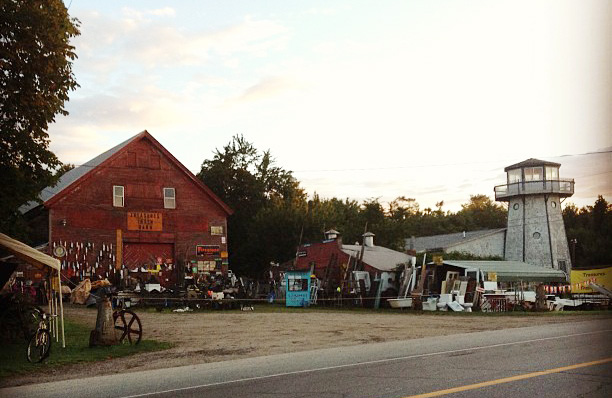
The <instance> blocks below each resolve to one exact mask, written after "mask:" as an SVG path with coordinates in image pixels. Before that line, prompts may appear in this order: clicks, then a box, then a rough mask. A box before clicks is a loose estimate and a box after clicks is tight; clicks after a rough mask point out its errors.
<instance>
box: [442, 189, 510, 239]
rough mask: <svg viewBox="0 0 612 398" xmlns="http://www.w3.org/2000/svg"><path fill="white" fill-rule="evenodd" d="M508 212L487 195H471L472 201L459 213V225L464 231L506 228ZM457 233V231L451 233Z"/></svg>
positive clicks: (462, 207) (457, 215)
mask: <svg viewBox="0 0 612 398" xmlns="http://www.w3.org/2000/svg"><path fill="white" fill-rule="evenodd" d="M507 216H508V212H507V210H506V209H505V208H504V207H503V206H501V205H498V204H497V203H495V202H493V201H492V200H491V198H490V197H488V196H487V195H482V194H480V195H470V201H469V202H468V203H465V204H462V205H461V210H459V212H457V214H456V217H457V224H458V226H460V227H461V229H462V230H464V231H473V230H478V229H489V228H490V229H493V228H504V227H505V226H506V221H507ZM451 232H455V231H451Z"/></svg>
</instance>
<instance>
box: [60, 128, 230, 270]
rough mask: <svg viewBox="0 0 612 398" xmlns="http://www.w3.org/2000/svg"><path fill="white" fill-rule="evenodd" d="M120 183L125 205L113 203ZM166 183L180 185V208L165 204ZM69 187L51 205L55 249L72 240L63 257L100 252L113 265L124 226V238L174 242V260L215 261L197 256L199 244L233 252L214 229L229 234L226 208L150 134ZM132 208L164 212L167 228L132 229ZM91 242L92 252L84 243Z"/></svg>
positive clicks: (127, 239) (82, 256)
mask: <svg viewBox="0 0 612 398" xmlns="http://www.w3.org/2000/svg"><path fill="white" fill-rule="evenodd" d="M114 185H120V186H123V187H124V192H125V199H124V207H114V206H113V186H114ZM163 188H174V189H175V193H176V208H175V209H165V208H164V199H163ZM67 190H68V191H67V192H66V193H65V194H63V195H62V197H60V198H59V199H58V200H56V201H55V202H53V203H51V205H50V206H49V207H50V209H49V210H50V211H49V242H50V245H51V247H50V249H51V250H52V249H53V246H56V245H58V244H62V245H66V246H67V249H68V250H69V253H68V254H67V255H66V256H65V257H64V258H63V260H67V261H70V260H71V259H72V261H77V258H80V259H81V261H85V260H86V259H87V258H92V256H93V254H92V252H94V251H95V252H96V253H95V254H96V259H97V258H99V257H105V259H104V263H105V264H107V265H106V266H111V264H110V263H111V262H112V260H113V256H116V255H117V235H118V233H117V231H118V230H120V231H121V232H120V234H121V235H120V236H121V242H126V243H128V242H129V243H151V244H152V243H159V244H172V245H173V255H174V258H173V262H174V264H177V263H178V264H183V263H186V262H187V263H188V262H190V261H191V260H195V261H197V260H212V258H205V257H198V256H196V245H218V246H219V250H220V252H223V251H227V241H225V242H223V241H222V236H217V235H211V233H210V226H211V225H213V226H223V233H224V235H223V237H226V236H227V221H226V217H227V213H226V212H225V210H224V209H223V208H221V206H220V205H219V204H218V203H217V202H216V201H215V200H214V199H213V198H212V197H211V196H210V195H208V194H207V193H206V192H204V190H203V189H202V188H201V187H200V186H198V184H196V183H195V182H194V181H193V180H192V179H191V178H190V177H189V176H188V175H187V174H185V172H184V171H183V170H181V169H180V168H179V167H177V165H176V164H175V163H174V162H173V161H172V160H171V159H169V158H168V157H166V156H165V154H164V153H163V152H161V151H160V150H159V149H158V148H157V147H156V146H155V145H153V143H152V142H151V141H149V140H148V139H146V138H143V139H141V140H137V141H135V142H132V143H130V144H129V145H128V146H126V147H125V148H123V149H122V150H121V151H120V152H119V153H118V154H117V155H116V156H114V157H113V158H112V159H111V160H110V161H107V162H106V163H103V164H102V165H100V166H98V167H96V169H94V170H93V172H91V173H89V174H88V175H87V176H85V177H84V179H83V180H82V182H79V183H77V185H76V186H74V187H68V188H67ZM129 212H146V213H156V214H159V215H161V218H162V221H161V224H162V227H161V231H139V230H128V213H129ZM71 243H72V246H73V247H72V248H71V247H70V245H71ZM77 243H78V244H79V245H77ZM87 244H89V250H88V253H87V257H86V256H85V253H84V249H83V250H81V245H87ZM111 245H112V247H111ZM76 246H78V253H77V249H76V248H75V247H76ZM102 248H104V249H105V252H104V253H103V256H100V251H101V250H102ZM107 252H108V253H107ZM71 256H72V257H71ZM78 256H80V257H78ZM87 262H89V261H87ZM223 272H224V273H226V272H227V265H224V267H223Z"/></svg>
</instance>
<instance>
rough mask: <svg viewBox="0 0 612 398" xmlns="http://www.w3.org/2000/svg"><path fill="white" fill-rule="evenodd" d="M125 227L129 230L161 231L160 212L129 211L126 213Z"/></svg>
mask: <svg viewBox="0 0 612 398" xmlns="http://www.w3.org/2000/svg"><path fill="white" fill-rule="evenodd" d="M127 228H128V230H129V231H161V230H162V215H161V213H147V212H142V211H130V212H128V215H127Z"/></svg>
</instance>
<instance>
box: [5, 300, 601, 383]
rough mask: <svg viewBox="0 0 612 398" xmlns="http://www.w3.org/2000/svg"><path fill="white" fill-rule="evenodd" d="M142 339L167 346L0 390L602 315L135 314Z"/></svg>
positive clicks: (75, 315)
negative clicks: (34, 384)
mask: <svg viewBox="0 0 612 398" xmlns="http://www.w3.org/2000/svg"><path fill="white" fill-rule="evenodd" d="M65 314H66V317H67V318H68V319H71V320H73V321H77V322H79V323H83V324H85V325H88V326H91V327H92V329H93V327H94V325H95V319H96V311H95V310H94V309H88V308H84V307H83V306H70V305H69V306H67V307H66V309H65ZM138 314H139V317H140V319H141V321H142V324H143V330H144V336H143V338H145V339H155V340H159V341H167V342H171V343H173V344H175V346H174V347H173V348H171V349H168V350H165V351H158V352H150V353H143V354H137V355H133V356H130V357H124V358H117V359H110V360H107V361H103V362H97V363H96V364H95V366H91V365H87V364H86V365H69V366H65V367H62V368H59V369H55V370H52V369H49V370H44V369H42V370H41V372H40V373H38V372H37V373H36V374H28V375H24V376H18V377H12V378H10V379H9V380H2V381H0V386H2V387H6V386H9V385H22V384H29V383H42V382H47V381H57V380H64V379H71V378H81V377H87V376H93V375H103V374H113V373H124V372H134V371H141V370H147V369H157V368H166V367H174V366H181V365H192V364H199V363H207V362H217V361H225V360H231V359H238V358H246V357H254V356H265V355H272V354H280V353H288V352H296V351H306V350H313V349H318V348H327V347H335V346H349V345H357V344H367V343H376V342H383V341H393V340H407V339H416V338H420V337H426V336H440V335H450V334H456V333H469V332H477V331H483V330H497V329H505V328H515V327H523V326H534V325H543V324H553V323H561V322H572V321H585V320H589V319H594V318H602V317H610V316H606V315H604V316H602V315H597V316H595V315H593V316H592V315H582V314H580V315H556V316H551V315H535V316H534V315H525V316H482V315H478V314H465V315H460V314H435V315H434V314H415V313H411V312H408V311H406V312H403V313H397V312H390V313H374V312H361V311H333V310H330V311H319V310H317V311H304V312H281V311H278V312H269V310H265V311H264V309H263V308H262V309H261V310H260V311H258V310H257V307H256V308H255V311H253V312H251V311H248V312H241V311H219V312H187V313H171V312H163V313H156V312H143V311H140V312H138Z"/></svg>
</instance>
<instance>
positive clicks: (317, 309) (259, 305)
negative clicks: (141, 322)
mask: <svg viewBox="0 0 612 398" xmlns="http://www.w3.org/2000/svg"><path fill="white" fill-rule="evenodd" d="M253 306H254V307H255V311H254V312H253V313H255V314H256V313H268V314H269V313H290V314H291V313H305V312H306V313H328V312H336V313H357V314H396V315H431V316H479V317H481V316H484V317H513V316H535V317H538V316H553V317H564V316H585V317H610V316H612V311H609V310H589V311H544V312H535V311H508V312H481V311H475V312H454V311H450V310H449V311H414V310H411V309H403V310H402V309H395V308H379V309H373V308H363V307H357V306H355V307H350V306H345V307H331V306H330V307H326V306H319V305H314V306H310V307H305V308H303V307H286V306H285V304H284V303H274V304H269V303H267V302H253ZM191 308H192V309H193V310H194V311H193V312H185V313H182V314H183V315H185V316H189V314H193V313H207V314H219V315H221V314H223V313H233V314H235V313H240V312H241V311H240V309H223V310H220V309H211V308H202V309H197V308H194V307H193V306H191ZM173 309H174V308H172V307H169V308H163V309H161V311H160V310H159V309H156V308H153V307H144V308H138V307H136V308H132V310H134V311H136V312H148V313H159V314H169V313H172V310H173ZM247 313H251V312H247Z"/></svg>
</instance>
